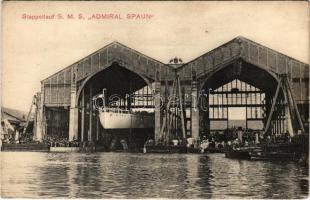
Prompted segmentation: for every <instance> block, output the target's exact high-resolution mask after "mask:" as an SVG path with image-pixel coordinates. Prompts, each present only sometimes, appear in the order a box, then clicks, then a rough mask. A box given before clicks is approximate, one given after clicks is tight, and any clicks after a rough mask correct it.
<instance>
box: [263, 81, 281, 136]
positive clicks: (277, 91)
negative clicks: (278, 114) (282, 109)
mask: <svg viewBox="0 0 310 200" xmlns="http://www.w3.org/2000/svg"><path fill="white" fill-rule="evenodd" d="M280 88H281V82H280V81H278V86H277V90H276V93H275V95H274V98H273V101H272V106H271V109H270V112H269V115H268V119H267V124H266V127H265V132H264V134H266V133H267V132H268V131H269V128H270V122H271V118H272V115H273V111H274V108H275V105H276V102H277V99H278V96H279V91H280Z"/></svg>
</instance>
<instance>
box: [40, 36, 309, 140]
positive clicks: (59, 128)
mask: <svg viewBox="0 0 310 200" xmlns="http://www.w3.org/2000/svg"><path fill="white" fill-rule="evenodd" d="M109 73H110V74H109ZM100 74H101V75H100ZM104 74H106V75H104ZM113 74H114V75H115V74H123V79H122V77H119V78H117V79H115V78H114V79H113V78H111V76H112V75H113ZM99 76H101V77H104V78H102V79H101V80H100V81H101V82H102V81H105V80H109V81H113V84H111V85H110V86H111V87H113V90H114V92H118V93H125V92H126V85H127V84H125V85H124V84H123V83H122V82H123V81H125V78H126V77H127V76H130V78H131V79H132V80H133V82H134V84H133V85H132V88H133V89H134V90H138V89H140V88H142V87H144V86H149V88H150V89H151V90H150V91H151V93H152V95H153V97H156V96H163V95H164V94H167V93H169V91H172V89H171V88H172V87H173V82H174V80H175V79H176V78H178V79H179V86H180V91H181V93H182V94H181V96H183V105H182V106H181V107H183V108H184V110H186V109H188V110H189V116H187V114H184V119H182V120H184V123H185V126H186V132H187V136H191V137H194V138H198V137H199V134H201V132H203V129H205V128H206V127H208V123H207V122H206V121H208V120H210V119H208V118H209V117H208V116H206V115H205V113H204V112H203V111H202V110H201V109H199V108H198V106H197V105H198V104H197V102H199V101H200V99H199V98H200V96H199V94H201V91H204V90H211V89H213V90H214V89H216V88H218V87H220V86H222V85H224V84H227V83H229V82H231V81H233V80H234V79H238V80H241V81H243V82H246V83H250V84H251V85H254V86H255V87H256V88H259V89H260V90H262V91H264V92H265V93H266V97H268V98H267V101H268V105H269V106H267V108H266V109H267V113H266V115H265V119H266V122H265V129H266V128H267V129H268V130H265V132H267V131H269V129H272V126H273V129H274V127H275V125H276V124H277V123H276V121H277V120H282V121H283V123H284V121H285V120H287V115H289V118H290V120H292V121H293V122H292V123H291V125H290V127H291V128H292V129H293V131H295V132H296V131H297V130H302V129H304V127H305V126H306V127H307V126H308V121H309V116H308V112H309V110H308V107H309V86H308V85H309V65H308V64H305V63H303V62H300V61H298V60H296V59H294V58H291V57H289V56H286V55H284V54H282V53H279V52H277V51H275V50H272V49H270V48H268V47H265V46H263V45H260V44H258V43H256V42H253V41H251V40H249V39H246V38H244V37H237V38H234V39H233V40H231V41H229V42H227V43H225V44H223V45H221V46H219V47H217V48H215V49H213V50H211V51H209V52H207V53H205V54H203V55H201V56H199V57H198V58H196V59H194V60H192V61H190V62H188V63H184V64H180V65H177V67H176V65H173V64H165V63H162V62H159V61H157V60H155V59H153V58H150V57H148V56H146V55H144V54H142V53H140V52H137V51H136V50H134V49H131V48H129V47H127V46H125V45H123V44H120V43H118V42H112V43H111V44H109V45H107V46H105V47H103V48H101V49H99V50H98V51H96V52H94V53H92V54H90V55H88V56H86V57H85V58H82V59H81V60H79V61H77V62H75V63H73V64H72V65H70V66H68V67H66V68H65V69H63V70H61V71H59V72H57V73H56V74H53V75H51V76H50V77H48V78H46V79H44V80H42V81H41V91H40V92H39V93H38V94H37V100H38V101H37V102H38V109H37V117H36V128H35V130H36V133H35V136H36V139H37V140H42V139H43V138H44V137H46V135H47V134H49V133H48V132H49V131H51V130H54V131H56V132H62V134H63V135H68V139H69V140H73V139H79V140H83V138H84V140H85V138H88V139H90V140H93V139H94V138H95V137H91V136H90V135H91V134H92V132H94V131H97V132H98V130H97V129H98V127H97V128H96V123H94V122H93V121H94V120H92V119H93V118H94V116H95V117H96V115H95V113H94V111H93V110H92V106H91V97H92V96H93V95H94V94H95V93H96V92H98V91H99V89H98V88H97V90H98V91H96V92H94V91H92V90H93V89H92V88H93V87H94V86H93V85H92V81H93V80H95V79H96V80H97V79H98V77H99ZM109 78H110V79H109ZM98 80H99V79H98ZM284 80H285V81H284ZM97 82H98V81H97ZM107 84H108V83H107ZM124 88H125V89H124ZM122 89H123V90H122ZM127 90H128V88H127ZM85 93H87V94H88V96H87V95H86V94H85ZM278 96H281V98H280V97H278ZM85 99H86V100H85ZM279 99H280V100H279ZM160 104H161V102H160V98H154V105H155V106H154V115H155V125H154V127H155V128H154V137H155V139H156V140H159V139H160V138H161V137H162V133H161V130H162V129H163V123H164V121H165V118H167V115H168V114H169V113H170V112H169V109H170V108H168V107H167V106H156V105H160ZM167 104H168V101H167V100H164V105H167ZM277 105H283V106H284V107H285V106H286V111H279V109H278V108H277ZM279 112H281V113H282V114H283V113H284V114H283V116H284V118H283V119H282V118H281V117H279ZM182 114H183V113H181V115H182ZM176 124H177V123H176ZM267 125H268V127H266V126H267ZM97 126H98V125H97ZM276 126H278V125H276ZM280 126H281V124H280ZM269 127H270V128H269ZM282 128H283V125H282ZM303 131H307V130H303ZM80 132H83V134H84V135H85V136H82V137H81V133H80Z"/></svg>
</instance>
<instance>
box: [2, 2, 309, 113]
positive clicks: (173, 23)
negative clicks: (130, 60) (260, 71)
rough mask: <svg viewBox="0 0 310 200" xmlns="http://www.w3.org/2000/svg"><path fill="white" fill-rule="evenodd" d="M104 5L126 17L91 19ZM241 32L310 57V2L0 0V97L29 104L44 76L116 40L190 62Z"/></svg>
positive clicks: (4, 102) (301, 57)
mask: <svg viewBox="0 0 310 200" xmlns="http://www.w3.org/2000/svg"><path fill="white" fill-rule="evenodd" d="M104 13H114V14H117V15H120V16H121V17H122V19H92V20H89V19H88V18H89V17H91V16H92V15H93V14H104ZM53 14H54V19H50V20H46V19H37V20H31V19H23V16H25V15H26V16H38V15H49V16H50V15H53ZM59 14H61V15H62V16H63V17H64V19H58V18H57V17H58V15H59ZM68 14H69V15H70V14H73V16H74V17H75V18H74V19H67V15H68ZM79 14H81V15H82V16H83V17H84V18H83V19H78V16H79ZM127 14H130V15H131V14H148V15H149V16H152V17H151V18H150V19H127V18H126V16H127ZM237 36H244V37H246V38H248V39H251V40H253V41H255V42H258V43H260V44H262V45H265V46H267V47H270V48H272V49H274V50H277V51H279V52H281V53H284V54H286V55H289V56H291V57H293V58H296V59H298V60H300V61H302V62H305V63H309V57H308V54H309V8H308V3H307V2H285V1H284V2H254V1H253V2H236V1H232V2H176V1H175V2H97V1H95V2H3V10H2V50H3V51H2V65H1V66H2V67H1V92H2V93H1V94H2V95H1V103H2V106H5V107H9V108H15V109H19V110H23V111H27V110H28V109H29V107H30V103H31V101H32V96H33V95H34V94H35V93H36V92H38V91H40V81H41V80H43V79H45V78H47V77H48V76H50V75H52V74H53V73H56V72H57V71H59V70H61V69H63V68H65V67H67V66H69V65H71V64H72V63H74V62H76V61H78V60H79V59H81V58H83V57H85V56H87V55H89V54H91V53H92V52H94V51H96V50H98V49H99V48H101V47H103V46H105V45H107V44H109V43H111V42H113V41H118V42H120V43H123V44H125V45H126V46H129V47H131V48H133V49H135V50H137V51H140V52H142V53H144V54H146V55H148V56H150V57H152V58H155V59H157V60H159V61H161V62H164V63H167V62H168V61H169V60H170V59H171V58H172V57H175V56H177V57H179V58H182V60H183V61H184V62H188V61H190V60H192V59H194V58H196V57H198V56H200V55H202V54H204V53H206V52H208V51H210V50H212V49H214V48H216V47H217V46H219V45H221V44H223V43H226V42H228V41H230V40H231V39H233V38H235V37H237Z"/></svg>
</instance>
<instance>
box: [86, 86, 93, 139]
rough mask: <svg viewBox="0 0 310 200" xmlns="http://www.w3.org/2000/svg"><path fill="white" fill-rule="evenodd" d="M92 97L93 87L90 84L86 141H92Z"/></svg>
mask: <svg viewBox="0 0 310 200" xmlns="http://www.w3.org/2000/svg"><path fill="white" fill-rule="evenodd" d="M92 95H93V87H92V84H91V83H90V84H89V131H88V132H87V133H88V134H89V135H88V140H89V141H92V140H93V137H92V135H93V104H92Z"/></svg>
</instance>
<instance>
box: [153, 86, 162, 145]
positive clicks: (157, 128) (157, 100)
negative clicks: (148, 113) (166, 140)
mask: <svg viewBox="0 0 310 200" xmlns="http://www.w3.org/2000/svg"><path fill="white" fill-rule="evenodd" d="M154 85H155V88H154V94H153V95H154V104H155V126H154V127H155V130H154V134H155V135H154V139H155V141H156V143H158V142H159V140H160V130H161V109H162V108H161V92H160V87H161V85H160V81H159V80H157V81H156V82H155V83H154Z"/></svg>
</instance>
